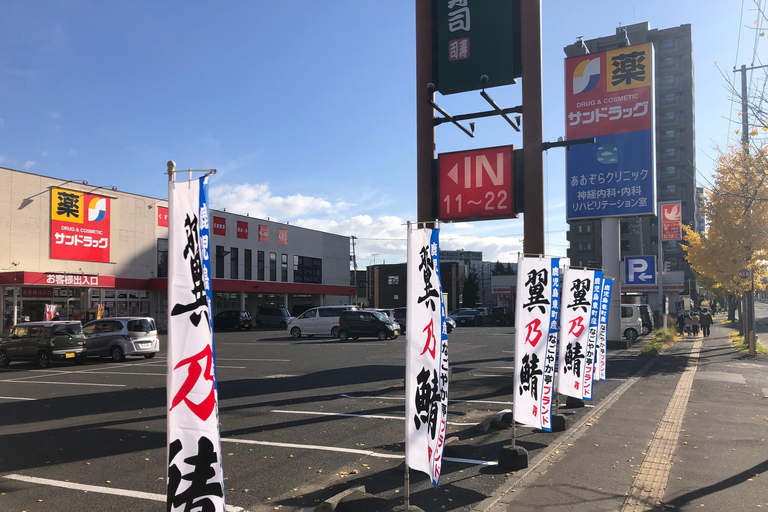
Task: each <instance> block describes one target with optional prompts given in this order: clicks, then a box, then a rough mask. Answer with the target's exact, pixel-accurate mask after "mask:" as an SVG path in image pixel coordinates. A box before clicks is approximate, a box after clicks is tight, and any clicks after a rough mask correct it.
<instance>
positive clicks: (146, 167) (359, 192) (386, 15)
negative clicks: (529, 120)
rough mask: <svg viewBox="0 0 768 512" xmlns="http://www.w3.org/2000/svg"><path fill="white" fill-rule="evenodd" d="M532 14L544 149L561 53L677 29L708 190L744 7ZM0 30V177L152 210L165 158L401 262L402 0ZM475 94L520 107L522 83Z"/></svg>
mask: <svg viewBox="0 0 768 512" xmlns="http://www.w3.org/2000/svg"><path fill="white" fill-rule="evenodd" d="M759 1H760V3H761V4H764V3H765V1H764V0H759ZM543 4H544V5H543V12H542V20H543V27H542V32H543V69H544V138H545V140H550V141H554V140H556V139H557V138H558V137H559V136H562V135H563V134H564V107H563V103H564V92H563V59H564V54H563V51H562V48H563V47H564V46H566V45H568V44H571V43H573V42H574V41H575V40H576V38H577V37H578V36H584V37H585V38H587V39H589V38H593V37H599V36H604V35H608V34H612V33H614V31H615V28H616V27H617V26H619V25H628V24H632V23H636V22H637V23H639V22H645V21H648V22H650V24H651V27H652V28H667V27H671V26H676V25H680V24H684V23H690V24H691V25H692V30H693V39H694V59H695V78H696V91H695V102H696V136H697V165H698V168H699V173H700V174H699V176H697V180H698V181H699V182H700V184H704V185H707V183H706V182H705V181H704V179H703V177H704V178H708V177H709V175H710V173H711V169H712V157H713V156H714V155H716V150H715V147H716V146H719V147H724V146H726V145H727V144H728V143H729V137H730V142H734V141H735V137H737V136H736V135H734V134H733V130H734V129H736V128H737V127H738V126H736V125H732V124H731V123H729V121H728V119H729V118H730V119H732V120H738V111H739V110H740V109H739V108H738V106H735V107H734V106H733V105H732V103H731V101H730V100H731V96H730V94H729V92H728V90H727V88H726V83H725V80H724V79H723V77H722V75H721V73H720V71H719V70H718V68H717V67H716V66H715V64H714V62H715V61H717V63H718V65H719V67H720V68H721V69H723V70H724V73H725V75H726V76H727V77H733V73H732V71H731V70H732V68H733V66H734V65H735V64H738V65H741V64H747V65H750V64H751V63H752V62H755V64H756V65H758V64H759V63H758V62H757V61H754V60H753V49H754V48H755V40H756V38H755V33H756V30H755V29H754V27H756V26H757V25H754V24H753V21H754V20H755V19H757V10H756V5H755V3H754V2H753V0H744V1H743V3H742V1H736V0H724V1H720V2H713V1H712V2H701V1H692V0H680V1H674V2H670V1H668V0H667V1H656V0H646V1H644V2H636V3H633V2H615V1H603V0H599V1H590V2H573V1H566V0H544V1H543ZM742 16H743V17H742ZM0 33H2V34H3V39H4V43H5V44H4V51H3V52H2V53H0V165H2V166H4V167H9V168H13V169H19V170H28V171H30V172H35V173H39V174H44V175H48V176H55V177H59V178H62V179H71V180H78V179H87V180H88V181H89V183H91V184H95V185H116V186H117V187H118V189H120V190H123V191H127V192H133V193H138V194H144V195H149V196H153V197H158V198H165V197H167V177H166V176H165V175H164V174H163V173H164V172H165V169H166V167H165V163H166V162H167V161H168V160H170V159H172V160H175V161H176V163H177V167H178V168H180V169H186V168H195V169H205V168H216V169H218V170H219V173H218V174H217V175H216V176H215V177H214V178H213V179H212V191H211V192H212V194H211V195H212V200H213V201H214V206H217V207H220V208H221V207H226V208H227V210H228V211H233V212H237V213H243V214H245V213H249V214H250V216H251V217H263V218H265V217H270V218H271V219H272V220H278V221H282V222H290V223H291V224H297V225H302V226H306V227H311V228H315V229H322V230H326V231H331V232H334V233H339V234H344V235H355V236H357V237H358V243H357V255H358V262H359V265H360V266H364V265H367V264H370V263H373V262H374V261H375V262H377V263H381V262H383V261H386V262H389V263H395V262H400V261H404V260H405V233H406V229H405V226H404V225H403V224H404V223H405V222H406V221H409V220H411V221H413V220H415V218H416V163H415V157H416V118H415V101H416V100H415V96H416V94H415V90H416V88H415V21H414V1H413V0H407V1H406V0H390V1H387V2H373V1H365V0H333V1H329V2H311V1H309V0H280V1H266V0H253V1H245V0H239V1H222V2H205V1H199V0H191V1H189V0H188V1H183V2H182V1H177V0H170V1H163V2H150V1H144V0H140V1H129V0H111V1H102V0H90V1H86V0H67V1H51V0H34V1H31V2H30V1H28V0H5V1H4V2H2V5H1V6H0ZM763 39H765V38H764V37H763V38H759V37H758V38H757V40H758V42H759V43H762V44H764V43H763V42H762V41H763ZM757 48H758V55H762V54H763V53H764V52H761V50H764V46H763V47H761V46H760V45H759V44H758V46H757ZM488 92H489V93H490V94H491V96H492V97H493V98H494V100H496V102H497V103H498V104H500V105H501V106H504V107H507V106H514V105H519V104H520V85H512V86H507V87H501V88H494V89H489V90H488ZM437 102H438V103H439V104H440V105H441V106H444V107H445V108H446V109H447V110H448V111H449V112H451V113H453V114H459V113H465V112H472V111H479V110H486V109H487V108H488V106H487V104H486V103H485V102H484V100H482V99H481V98H480V96H479V94H478V93H477V92H470V93H463V94H458V95H451V96H448V97H441V96H440V95H438V98H437ZM436 143H437V150H438V153H442V152H447V151H456V150H461V149H471V148H480V147H490V146H497V145H503V144H510V143H511V144H515V145H518V146H520V145H521V144H522V137H521V135H520V134H518V133H517V132H514V131H513V130H512V129H511V128H510V127H509V126H508V125H507V124H506V123H505V122H504V121H502V120H498V119H486V120H478V121H477V124H476V138H475V139H470V138H469V137H467V136H466V135H464V134H463V133H462V132H460V131H459V130H458V129H456V128H454V127H452V126H450V125H442V126H440V127H438V129H437V136H436ZM564 153H565V152H564V150H562V149H553V150H550V151H549V152H548V153H547V154H545V187H546V212H547V219H546V229H547V252H548V253H549V254H551V255H559V256H565V252H566V249H567V241H566V237H565V230H566V224H565V210H564V202H565V195H564V181H565V170H564V161H565V160H564ZM522 222H523V220H522V219H521V220H509V221H484V222H474V223H456V224H452V225H445V226H444V227H443V230H442V232H441V245H442V247H443V248H446V249H459V248H464V249H467V250H481V251H483V253H484V257H485V259H486V260H496V259H499V260H501V261H513V260H515V259H516V257H517V251H519V250H521V243H520V239H521V237H522V232H523V227H522Z"/></svg>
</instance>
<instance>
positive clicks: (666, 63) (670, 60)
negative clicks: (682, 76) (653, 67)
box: [659, 57, 675, 69]
mask: <svg viewBox="0 0 768 512" xmlns="http://www.w3.org/2000/svg"><path fill="white" fill-rule="evenodd" d="M674 65H675V58H674V57H665V58H663V59H662V60H661V62H659V68H660V69H664V68H671V67H673V66H674Z"/></svg>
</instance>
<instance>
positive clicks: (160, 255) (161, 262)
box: [157, 238, 168, 277]
mask: <svg viewBox="0 0 768 512" xmlns="http://www.w3.org/2000/svg"><path fill="white" fill-rule="evenodd" d="M157 277H168V239H167V238H158V239H157Z"/></svg>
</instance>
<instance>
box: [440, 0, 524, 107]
mask: <svg viewBox="0 0 768 512" xmlns="http://www.w3.org/2000/svg"><path fill="white" fill-rule="evenodd" d="M433 5H434V16H433V30H432V33H433V34H434V35H435V36H434V56H435V58H434V66H435V69H434V73H433V75H434V79H435V85H436V87H437V90H438V91H440V93H442V94H453V93H457V92H465V91H476V90H479V89H481V88H482V85H481V83H480V77H481V76H483V75H486V76H487V77H488V81H487V82H486V84H485V87H496V86H499V85H508V84H511V83H514V81H515V78H516V77H519V76H521V73H520V0H434V3H433Z"/></svg>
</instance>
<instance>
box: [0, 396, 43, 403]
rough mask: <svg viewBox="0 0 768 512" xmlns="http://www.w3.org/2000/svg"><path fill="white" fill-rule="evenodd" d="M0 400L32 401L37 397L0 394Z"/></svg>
mask: <svg viewBox="0 0 768 512" xmlns="http://www.w3.org/2000/svg"><path fill="white" fill-rule="evenodd" d="M0 400H24V401H28V402H34V401H35V400H37V398H19V397H15V396H0Z"/></svg>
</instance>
